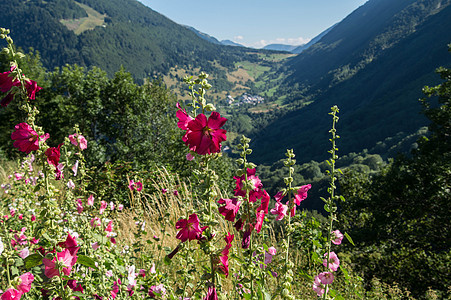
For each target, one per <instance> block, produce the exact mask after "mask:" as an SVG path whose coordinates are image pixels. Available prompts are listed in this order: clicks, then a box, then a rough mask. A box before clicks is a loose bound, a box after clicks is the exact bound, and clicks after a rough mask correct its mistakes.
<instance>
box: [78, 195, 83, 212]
mask: <svg viewBox="0 0 451 300" xmlns="http://www.w3.org/2000/svg"><path fill="white" fill-rule="evenodd" d="M77 212H78V213H79V214H81V213H82V212H83V202H82V201H81V199H80V198H78V199H77Z"/></svg>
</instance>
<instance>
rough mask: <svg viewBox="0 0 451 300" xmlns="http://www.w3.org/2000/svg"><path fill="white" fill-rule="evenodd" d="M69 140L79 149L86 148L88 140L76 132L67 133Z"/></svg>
mask: <svg viewBox="0 0 451 300" xmlns="http://www.w3.org/2000/svg"><path fill="white" fill-rule="evenodd" d="M69 140H70V142H71V143H72V145H74V146H78V147H79V148H80V150H85V149H86V148H88V141H87V140H86V138H85V137H84V136H82V135H81V134H78V133H74V134H71V135H69Z"/></svg>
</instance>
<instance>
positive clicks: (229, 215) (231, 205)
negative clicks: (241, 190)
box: [218, 198, 241, 222]
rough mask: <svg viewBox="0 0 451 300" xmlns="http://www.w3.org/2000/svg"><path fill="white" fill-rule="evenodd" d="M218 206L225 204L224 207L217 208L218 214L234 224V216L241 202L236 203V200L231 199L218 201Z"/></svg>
mask: <svg viewBox="0 0 451 300" xmlns="http://www.w3.org/2000/svg"><path fill="white" fill-rule="evenodd" d="M218 203H219V204H225V205H224V206H221V207H219V209H218V210H219V213H220V214H221V215H223V216H224V217H225V219H226V220H227V221H230V222H234V221H235V217H236V214H237V213H238V210H239V209H240V204H241V201H238V200H237V199H236V198H232V199H222V198H221V199H219V200H218Z"/></svg>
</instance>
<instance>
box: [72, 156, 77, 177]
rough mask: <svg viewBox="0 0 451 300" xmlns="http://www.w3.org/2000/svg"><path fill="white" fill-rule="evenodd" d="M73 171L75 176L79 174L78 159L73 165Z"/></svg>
mask: <svg viewBox="0 0 451 300" xmlns="http://www.w3.org/2000/svg"><path fill="white" fill-rule="evenodd" d="M72 172H74V176H77V173H78V160H77V161H76V162H75V164H74V165H73V166H72Z"/></svg>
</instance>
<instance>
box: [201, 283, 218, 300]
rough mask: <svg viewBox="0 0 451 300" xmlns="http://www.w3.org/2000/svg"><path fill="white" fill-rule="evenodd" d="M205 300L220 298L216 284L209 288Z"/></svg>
mask: <svg viewBox="0 0 451 300" xmlns="http://www.w3.org/2000/svg"><path fill="white" fill-rule="evenodd" d="M204 300H218V294H216V289H215V287H214V286H210V287H209V288H208V292H207V296H206V297H205V298H204Z"/></svg>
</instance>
